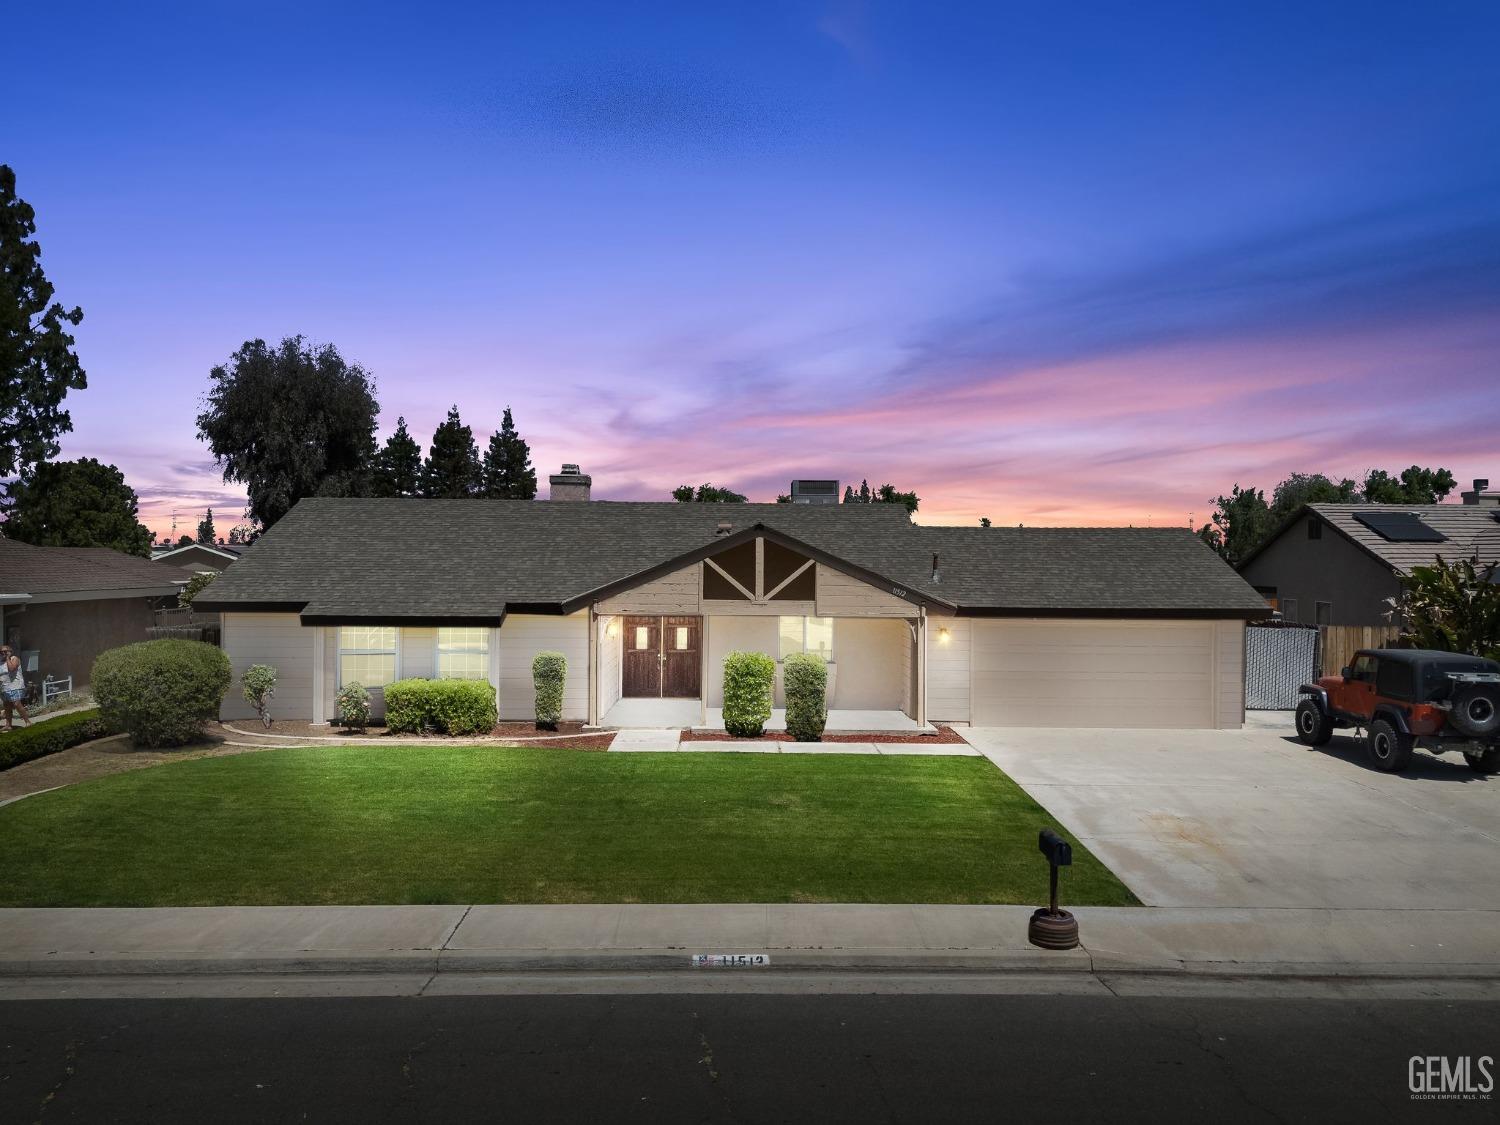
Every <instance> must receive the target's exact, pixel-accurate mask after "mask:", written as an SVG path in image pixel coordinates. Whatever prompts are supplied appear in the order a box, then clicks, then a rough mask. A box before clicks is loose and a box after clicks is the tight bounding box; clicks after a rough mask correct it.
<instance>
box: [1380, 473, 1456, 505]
mask: <svg viewBox="0 0 1500 1125" xmlns="http://www.w3.org/2000/svg"><path fill="white" fill-rule="evenodd" d="M1457 483H1458V482H1457V481H1455V480H1454V479H1453V474H1452V473H1450V472H1449V471H1448V470H1447V469H1424V468H1422V467H1421V466H1420V465H1413V466H1412V467H1411V468H1409V469H1402V470H1401V475H1400V476H1399V477H1392V476H1391V475H1390V474H1389V473H1387V472H1386V471H1385V470H1384V469H1371V470H1370V472H1369V474H1368V475H1367V476H1366V477H1365V483H1364V488H1363V496H1364V501H1365V503H1367V504H1437V503H1440V502H1441V501H1442V500H1443V498H1444V497H1446V496H1447V495H1448V493H1450V492H1452V491H1453V488H1454V486H1455V485H1456V484H1457Z"/></svg>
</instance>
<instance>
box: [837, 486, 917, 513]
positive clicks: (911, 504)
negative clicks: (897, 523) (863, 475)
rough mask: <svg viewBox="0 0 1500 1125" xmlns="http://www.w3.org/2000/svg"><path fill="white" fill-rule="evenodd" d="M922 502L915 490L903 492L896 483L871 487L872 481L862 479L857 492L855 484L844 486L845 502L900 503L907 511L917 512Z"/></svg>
mask: <svg viewBox="0 0 1500 1125" xmlns="http://www.w3.org/2000/svg"><path fill="white" fill-rule="evenodd" d="M921 502H922V501H921V500H920V499H918V497H917V494H916V493H915V492H902V491H901V490H900V489H898V488H897V487H896V486H895V485H894V484H882V485H881V486H880V487H879V488H876V489H871V488H870V482H869V481H867V480H862V481H860V482H859V491H857V492H856V491H855V489H854V486H853V485H845V486H844V503H845V504H900V505H902V506H903V507H904V508H905V509H906V510H907V512H915V511H916V510H917V505H918V504H920V503H921Z"/></svg>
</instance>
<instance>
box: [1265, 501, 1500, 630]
mask: <svg viewBox="0 0 1500 1125" xmlns="http://www.w3.org/2000/svg"><path fill="white" fill-rule="evenodd" d="M1439 555H1441V556H1442V557H1443V558H1444V559H1447V560H1449V561H1450V562H1451V561H1453V560H1456V559H1473V560H1475V561H1477V562H1479V563H1481V564H1489V563H1493V562H1500V491H1491V490H1490V488H1489V481H1487V480H1476V481H1475V482H1474V488H1473V489H1472V490H1471V491H1469V492H1465V493H1463V502H1462V503H1460V504H1418V505H1396V504H1309V505H1307V506H1306V507H1304V508H1303V509H1301V510H1300V511H1298V512H1297V513H1296V514H1295V515H1294V516H1292V517H1291V518H1290V519H1289V520H1287V522H1286V523H1284V524H1283V525H1282V526H1281V528H1280V529H1279V530H1278V531H1277V532H1276V534H1274V535H1273V536H1272V537H1271V538H1270V539H1268V540H1267V541H1266V542H1265V543H1264V544H1262V545H1261V546H1260V548H1259V549H1257V550H1256V551H1255V552H1254V553H1253V554H1251V555H1250V557H1249V558H1247V559H1245V560H1244V562H1242V563H1240V565H1239V571H1240V574H1241V575H1243V576H1244V578H1245V581H1247V582H1249V583H1250V584H1251V585H1252V586H1254V587H1255V589H1256V590H1257V591H1259V592H1260V593H1261V594H1262V595H1263V596H1264V597H1265V598H1266V600H1267V602H1268V603H1269V604H1270V605H1271V606H1272V607H1273V608H1274V609H1277V610H1279V611H1280V612H1281V614H1282V616H1283V617H1284V618H1285V619H1286V620H1287V621H1299V622H1302V623H1304V624H1309V625H1388V624H1390V618H1389V617H1388V616H1387V614H1388V612H1389V610H1390V605H1389V604H1388V603H1389V599H1391V598H1394V597H1396V596H1397V595H1398V594H1399V593H1400V591H1401V583H1400V581H1399V576H1400V575H1402V574H1407V573H1409V572H1410V571H1411V568H1412V567H1413V566H1428V565H1431V564H1432V563H1433V562H1434V561H1435V560H1436V559H1437V557H1438V556H1439Z"/></svg>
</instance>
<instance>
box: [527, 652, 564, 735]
mask: <svg viewBox="0 0 1500 1125" xmlns="http://www.w3.org/2000/svg"><path fill="white" fill-rule="evenodd" d="M531 682H532V684H533V686H535V688H536V727H537V730H556V729H557V721H558V720H559V719H561V718H562V706H563V688H564V686H566V684H567V682H568V658H567V657H566V656H564V655H563V654H562V653H560V652H539V653H537V654H536V659H535V660H533V661H532V662H531Z"/></svg>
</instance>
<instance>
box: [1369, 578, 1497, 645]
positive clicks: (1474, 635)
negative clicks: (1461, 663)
mask: <svg viewBox="0 0 1500 1125" xmlns="http://www.w3.org/2000/svg"><path fill="white" fill-rule="evenodd" d="M1497 570H1500V568H1497V567H1496V566H1495V565H1494V564H1490V565H1489V566H1480V565H1476V564H1475V562H1474V561H1473V560H1472V559H1459V560H1458V561H1457V562H1453V563H1449V562H1446V561H1444V559H1443V557H1442V556H1441V555H1439V556H1438V559H1437V562H1436V563H1434V564H1433V565H1432V566H1414V567H1412V568H1411V573H1410V574H1404V575H1402V576H1401V593H1400V595H1399V596H1398V597H1397V598H1396V599H1395V603H1394V605H1393V607H1392V608H1393V610H1394V614H1393V616H1395V618H1396V620H1397V622H1398V623H1399V624H1400V625H1401V636H1402V639H1403V640H1405V641H1407V642H1409V643H1410V644H1412V645H1413V646H1414V647H1416V648H1436V649H1442V650H1444V651H1446V652H1466V653H1468V654H1469V655H1471V656H1484V657H1488V658H1489V659H1491V660H1500V573H1497Z"/></svg>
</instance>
